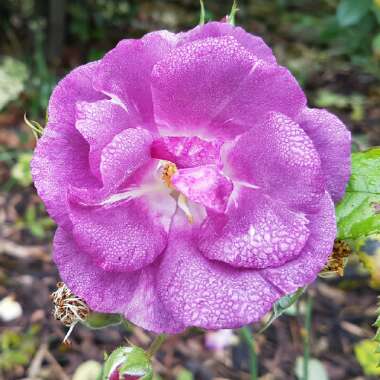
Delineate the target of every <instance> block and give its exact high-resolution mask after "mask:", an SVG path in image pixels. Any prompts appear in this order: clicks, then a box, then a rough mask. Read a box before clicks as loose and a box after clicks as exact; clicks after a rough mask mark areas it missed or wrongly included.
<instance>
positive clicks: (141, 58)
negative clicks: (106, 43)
mask: <svg viewBox="0 0 380 380" xmlns="http://www.w3.org/2000/svg"><path fill="white" fill-rule="evenodd" d="M175 43H176V37H175V35H174V34H172V33H169V32H167V31H161V32H153V33H149V34H147V35H145V36H144V37H143V38H141V39H139V40H132V39H130V40H123V41H121V42H119V43H118V45H117V46H116V47H115V48H114V49H112V50H111V51H110V52H109V53H107V54H106V55H105V56H104V58H103V59H102V60H101V61H100V64H99V67H98V70H97V72H96V77H95V78H94V82H93V83H94V88H96V89H97V90H98V91H100V92H103V93H105V94H107V95H109V96H111V97H113V98H115V99H116V100H118V101H119V102H121V103H123V105H124V106H125V108H126V109H127V110H128V112H131V113H133V114H135V115H138V116H139V117H141V119H142V120H143V121H145V122H152V121H153V105H152V95H151V88H150V87H151V72H152V68H153V66H154V64H155V63H156V62H158V61H159V60H161V59H163V58H164V57H165V56H166V55H167V54H168V53H169V52H170V50H171V49H172V48H173V47H174V45H175Z"/></svg>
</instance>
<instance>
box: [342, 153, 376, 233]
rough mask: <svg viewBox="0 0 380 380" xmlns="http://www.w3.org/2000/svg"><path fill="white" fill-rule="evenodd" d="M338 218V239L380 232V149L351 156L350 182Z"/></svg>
mask: <svg viewBox="0 0 380 380" xmlns="http://www.w3.org/2000/svg"><path fill="white" fill-rule="evenodd" d="M336 217H337V224H338V235H337V238H338V239H342V240H350V239H351V240H356V239H358V238H362V237H364V236H368V235H371V234H375V233H377V232H379V231H380V148H373V149H370V150H367V151H365V152H357V153H353V154H352V174H351V179H350V182H349V184H348V186H347V190H346V194H345V196H344V198H343V199H342V201H341V202H340V203H339V204H338V206H337V207H336Z"/></svg>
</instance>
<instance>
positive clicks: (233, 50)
mask: <svg viewBox="0 0 380 380" xmlns="http://www.w3.org/2000/svg"><path fill="white" fill-rule="evenodd" d="M255 62H257V58H255V57H254V56H253V55H252V54H251V53H249V52H248V51H247V50H246V49H245V48H244V47H242V46H241V45H240V44H239V43H238V42H237V41H236V40H235V39H234V38H233V37H231V36H225V37H219V38H207V39H204V40H199V41H194V42H192V43H189V44H185V45H183V46H181V47H179V48H176V49H174V50H173V51H171V52H170V53H169V55H168V56H167V57H166V58H165V59H163V60H161V61H159V62H158V63H157V64H156V65H155V66H154V68H153V72H152V92H153V103H154V112H155V117H156V120H157V122H158V123H159V124H160V125H159V128H160V130H161V132H162V131H164V132H165V134H173V135H176V134H177V135H179V134H181V133H180V132H181V131H182V132H188V133H190V132H191V134H192V135H194V134H197V135H198V136H201V137H202V135H203V134H204V135H207V134H209V132H208V131H207V129H206V127H207V124H208V123H209V122H210V121H211V119H212V118H213V116H214V115H216V114H217V113H219V112H220V110H221V109H223V107H224V105H225V104H226V103H228V101H229V100H230V98H231V97H232V95H233V94H234V93H235V91H236V88H237V87H238V86H239V83H240V82H241V81H242V80H243V79H244V78H245V77H246V76H247V75H248V73H249V72H250V70H251V69H252V66H253V65H254V63H255Z"/></svg>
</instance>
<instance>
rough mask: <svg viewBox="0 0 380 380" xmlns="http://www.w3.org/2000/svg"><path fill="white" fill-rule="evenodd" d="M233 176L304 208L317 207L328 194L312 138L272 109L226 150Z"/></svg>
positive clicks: (272, 195)
mask: <svg viewBox="0 0 380 380" xmlns="http://www.w3.org/2000/svg"><path fill="white" fill-rule="evenodd" d="M225 166H226V167H227V166H229V169H227V170H228V171H229V175H230V176H231V178H232V179H236V180H240V181H243V182H247V183H250V184H251V185H255V186H258V187H259V188H260V189H261V191H262V192H263V193H265V194H268V195H270V196H271V197H272V198H274V199H278V200H281V201H283V202H284V203H285V204H287V205H288V206H289V207H291V208H295V209H297V210H301V211H307V210H316V209H318V207H319V206H318V204H319V201H320V199H321V197H322V196H323V194H324V191H325V190H324V178H323V173H322V168H321V161H320V157H319V154H318V152H317V151H316V149H315V147H314V145H313V143H312V141H311V140H310V138H309V137H308V136H307V134H306V133H305V132H304V131H303V129H301V128H300V127H299V126H298V124H297V123H295V122H293V121H292V120H291V119H289V118H288V117H286V116H285V115H282V114H279V113H270V114H268V115H267V117H266V119H265V120H264V121H263V122H262V123H260V124H257V125H255V126H254V127H252V128H251V129H250V130H249V131H248V132H247V133H245V134H243V135H241V136H240V137H239V138H238V139H237V140H236V141H235V142H234V144H232V145H231V147H230V148H229V151H227V153H226V157H225Z"/></svg>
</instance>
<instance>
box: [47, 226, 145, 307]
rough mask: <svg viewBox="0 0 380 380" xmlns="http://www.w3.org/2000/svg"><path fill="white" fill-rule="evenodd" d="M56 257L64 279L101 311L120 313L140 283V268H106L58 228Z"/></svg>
mask: <svg viewBox="0 0 380 380" xmlns="http://www.w3.org/2000/svg"><path fill="white" fill-rule="evenodd" d="M53 247H54V255H53V259H54V262H55V264H56V265H57V267H58V270H59V274H60V276H61V278H62V280H63V281H64V282H65V283H66V285H67V286H68V287H69V289H70V290H71V291H72V292H73V293H74V294H75V295H77V296H78V297H81V298H83V299H84V300H85V301H86V303H87V304H88V306H89V307H90V308H91V309H92V310H94V311H98V312H102V313H121V312H123V311H124V309H125V307H126V305H127V304H128V303H129V301H130V300H131V298H132V296H133V293H134V291H135V289H136V287H137V284H138V279H139V272H129V273H115V272H106V271H104V270H103V269H101V268H99V267H98V266H96V265H95V264H93V263H92V261H91V260H90V258H89V256H87V255H86V254H83V251H82V250H81V249H79V248H78V246H77V245H76V244H75V242H74V240H73V238H72V236H71V234H69V233H67V232H66V231H65V230H63V229H62V228H58V229H57V232H56V233H55V237H54V246H53Z"/></svg>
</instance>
